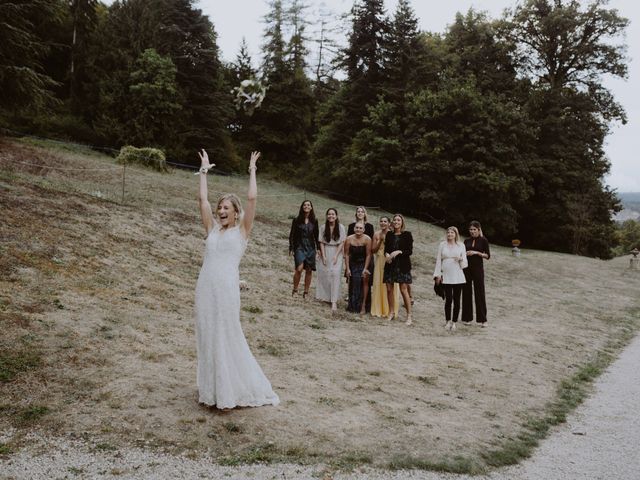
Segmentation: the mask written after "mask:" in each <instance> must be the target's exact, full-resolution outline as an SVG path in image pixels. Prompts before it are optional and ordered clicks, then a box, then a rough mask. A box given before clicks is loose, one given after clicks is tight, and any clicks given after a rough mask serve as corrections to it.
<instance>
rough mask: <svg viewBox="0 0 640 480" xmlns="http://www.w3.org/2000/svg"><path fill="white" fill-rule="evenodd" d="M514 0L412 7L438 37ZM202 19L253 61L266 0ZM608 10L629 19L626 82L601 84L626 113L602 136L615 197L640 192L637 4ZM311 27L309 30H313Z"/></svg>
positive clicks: (338, 6) (228, 54)
mask: <svg viewBox="0 0 640 480" xmlns="http://www.w3.org/2000/svg"><path fill="white" fill-rule="evenodd" d="M306 3H308V4H309V5H310V9H309V14H310V15H309V16H310V17H312V16H313V14H314V12H317V11H318V9H319V7H320V5H321V4H324V6H325V8H326V9H328V10H330V11H332V12H335V13H345V12H348V11H349V9H350V8H351V6H352V5H353V0H307V2H306ZM396 4H397V0H386V1H385V5H386V8H387V11H388V12H393V11H394V10H395V7H396ZM514 4H515V0H448V1H444V2H443V1H440V0H413V1H412V6H413V8H414V10H415V12H416V15H417V17H418V18H419V21H420V28H421V29H423V30H426V31H431V32H443V31H444V30H445V29H446V26H447V25H448V24H450V23H451V22H452V21H453V19H454V18H455V14H456V12H458V11H461V12H466V11H467V10H468V9H469V7H473V8H474V9H476V10H482V11H487V12H488V13H489V15H490V16H491V17H494V18H495V17H498V16H500V14H501V13H502V11H503V10H504V9H505V8H507V7H512V6H513V5H514ZM195 5H196V6H197V7H198V8H201V9H202V10H203V12H204V13H205V14H207V15H208V16H209V18H210V20H211V21H212V22H213V24H214V26H215V29H216V32H217V33H218V46H219V47H220V49H221V52H222V57H223V58H224V59H225V60H228V61H230V60H233V59H234V58H235V55H236V54H237V52H238V49H239V46H240V42H241V41H242V38H243V37H245V38H246V40H247V43H248V44H249V49H250V53H251V54H252V56H253V57H254V61H255V62H257V61H258V59H259V55H260V45H261V43H262V34H263V30H264V24H263V23H262V18H263V16H264V15H265V13H266V12H267V2H266V1H265V0H232V1H229V0H200V2H198V3H196V4H195ZM609 7H610V8H616V9H618V10H619V11H620V13H621V14H622V15H623V16H625V17H627V18H629V19H630V20H631V25H630V26H629V28H628V30H627V38H626V43H627V45H628V55H629V57H630V65H629V79H628V80H626V81H623V80H615V79H605V83H606V85H607V86H608V87H609V88H610V89H611V90H612V91H613V93H614V95H615V97H616V99H617V100H618V101H619V102H620V103H622V105H623V106H624V108H625V109H626V111H627V114H628V118H629V122H628V123H627V125H619V124H617V125H614V126H613V129H612V133H611V134H610V135H609V137H607V142H606V152H607V155H608V156H609V159H610V160H611V164H612V167H611V174H610V175H609V176H608V177H607V179H606V182H607V183H608V184H609V185H611V186H612V187H614V188H616V189H617V190H618V191H620V192H630V191H636V192H639V191H640V165H638V163H637V162H636V161H635V156H636V154H637V152H640V129H639V128H638V125H640V96H639V95H638V94H637V93H635V92H634V91H633V90H632V87H631V86H632V85H633V84H634V83H635V84H638V80H640V2H637V0H611V1H610V2H609ZM313 28H314V27H313V26H310V27H309V29H310V30H312V29H313Z"/></svg>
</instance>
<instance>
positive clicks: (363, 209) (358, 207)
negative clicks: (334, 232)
mask: <svg viewBox="0 0 640 480" xmlns="http://www.w3.org/2000/svg"><path fill="white" fill-rule="evenodd" d="M359 209H362V211H363V212H364V218H363V219H362V221H363V222H364V223H365V224H366V223H367V209H366V208H364V207H363V206H362V205H360V206H357V207H356V213H355V217H356V222H357V221H358V210H359Z"/></svg>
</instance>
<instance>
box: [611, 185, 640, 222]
mask: <svg viewBox="0 0 640 480" xmlns="http://www.w3.org/2000/svg"><path fill="white" fill-rule="evenodd" d="M618 197H620V200H621V201H622V207H623V210H622V211H621V212H620V213H618V214H617V215H616V216H615V219H616V221H618V222H624V221H625V220H640V192H620V193H618Z"/></svg>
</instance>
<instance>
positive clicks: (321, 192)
mask: <svg viewBox="0 0 640 480" xmlns="http://www.w3.org/2000/svg"><path fill="white" fill-rule="evenodd" d="M0 134H3V135H5V136H8V137H19V138H28V139H32V140H37V141H42V142H47V143H49V144H60V145H61V146H65V147H73V148H75V149H79V150H82V149H86V150H87V151H89V152H92V153H93V152H102V153H106V154H108V155H111V156H114V157H115V156H117V154H119V152H120V149H117V148H113V147H108V146H101V145H90V144H82V143H76V142H70V141H65V140H59V139H55V138H48V137H41V136H37V135H32V134H28V133H25V132H18V131H15V130H11V129H7V128H0ZM139 158H145V159H149V157H144V156H142V157H139ZM10 163H11V164H13V165H23V166H27V167H33V168H40V169H42V170H43V171H48V170H53V171H60V172H62V173H65V174H68V173H71V172H77V173H85V172H87V173H96V172H114V173H115V172H119V177H120V178H121V181H120V185H121V188H120V189H119V192H118V193H119V195H117V196H118V197H119V203H120V204H123V205H124V204H125V201H126V198H127V189H128V187H129V186H130V183H131V182H132V181H133V180H132V178H131V171H132V169H127V163H124V162H123V163H122V164H121V165H106V166H100V167H67V166H61V165H49V164H47V165H45V164H42V163H34V162H33V161H14V162H10ZM166 164H167V165H169V166H171V167H174V168H176V169H179V170H191V171H197V170H199V167H197V166H195V165H189V164H185V163H181V162H177V161H174V160H172V159H167V160H166ZM210 171H212V172H213V173H215V174H218V175H220V176H225V177H231V178H236V179H238V178H246V175H243V174H238V173H233V172H227V171H223V170H220V169H217V168H215V167H213V168H211V169H210ZM128 182H129V185H128ZM103 186H104V184H103ZM209 192H210V193H212V194H217V195H221V194H224V193H227V192H224V191H218V190H211V189H210V190H209ZM96 196H98V197H101V195H99V194H98V195H96ZM260 197H261V198H263V197H270V198H277V197H290V198H293V197H300V202H301V203H302V202H303V201H305V200H311V199H312V197H316V198H317V199H324V200H326V197H330V198H332V199H335V200H337V201H339V202H340V203H342V204H343V205H344V206H346V207H352V208H354V210H355V208H356V207H359V206H364V207H365V208H366V209H367V210H368V211H371V212H373V211H375V212H377V213H378V214H379V215H380V216H382V215H389V216H390V215H392V214H393V212H391V211H389V210H386V209H385V208H384V207H383V206H380V205H362V203H360V202H358V199H357V198H355V197H354V196H352V195H349V194H348V193H345V192H335V191H331V190H326V189H318V190H317V191H307V190H301V191H298V192H276V193H267V194H265V193H261V194H260ZM114 200H115V198H114ZM115 201H118V200H115ZM295 213H297V212H295ZM403 214H405V215H407V216H412V217H414V218H416V219H421V220H422V221H423V222H426V223H430V224H432V225H437V226H442V225H443V224H444V220H443V219H438V218H435V217H433V216H432V215H431V214H430V213H429V212H427V211H419V210H416V209H405V210H404V211H403ZM288 218H292V216H291V215H289V216H288ZM416 223H417V225H416V226H417V227H418V228H419V224H420V222H416Z"/></svg>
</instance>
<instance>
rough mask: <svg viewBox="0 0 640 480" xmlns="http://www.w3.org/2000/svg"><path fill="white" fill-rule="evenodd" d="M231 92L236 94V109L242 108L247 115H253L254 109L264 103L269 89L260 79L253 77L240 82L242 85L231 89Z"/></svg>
mask: <svg viewBox="0 0 640 480" xmlns="http://www.w3.org/2000/svg"><path fill="white" fill-rule="evenodd" d="M231 93H233V94H235V98H234V100H233V102H234V103H235V104H236V109H238V110H240V109H242V110H244V112H245V113H246V114H247V115H253V112H254V110H255V109H256V108H259V107H260V105H262V101H263V100H264V97H265V95H266V94H267V89H266V87H264V86H263V85H262V84H261V83H260V82H259V81H258V80H256V79H253V78H252V79H249V80H243V81H242V82H240V86H239V87H235V88H234V89H233V90H231Z"/></svg>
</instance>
